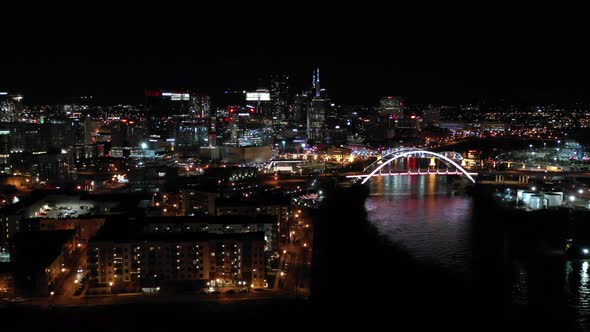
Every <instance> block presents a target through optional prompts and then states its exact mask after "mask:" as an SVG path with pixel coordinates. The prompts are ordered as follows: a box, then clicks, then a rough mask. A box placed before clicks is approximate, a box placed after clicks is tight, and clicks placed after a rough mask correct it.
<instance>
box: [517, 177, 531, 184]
mask: <svg viewBox="0 0 590 332" xmlns="http://www.w3.org/2000/svg"><path fill="white" fill-rule="evenodd" d="M529 178H530V177H529V176H528V175H519V176H518V182H519V183H529Z"/></svg>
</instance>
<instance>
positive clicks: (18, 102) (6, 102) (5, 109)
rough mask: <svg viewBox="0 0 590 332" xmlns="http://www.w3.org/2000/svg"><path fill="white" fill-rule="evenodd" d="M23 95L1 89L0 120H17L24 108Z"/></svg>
mask: <svg viewBox="0 0 590 332" xmlns="http://www.w3.org/2000/svg"><path fill="white" fill-rule="evenodd" d="M22 100H23V97H22V96H21V95H11V94H8V92H3V91H0V122H16V121H17V120H18V114H19V113H20V112H21V109H22Z"/></svg>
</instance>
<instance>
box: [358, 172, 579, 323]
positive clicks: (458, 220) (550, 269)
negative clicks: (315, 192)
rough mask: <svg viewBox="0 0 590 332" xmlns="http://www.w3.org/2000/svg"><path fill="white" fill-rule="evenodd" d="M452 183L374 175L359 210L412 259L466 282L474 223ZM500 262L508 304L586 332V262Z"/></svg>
mask: <svg viewBox="0 0 590 332" xmlns="http://www.w3.org/2000/svg"><path fill="white" fill-rule="evenodd" d="M457 181H460V179H458V178H457V177H452V176H434V175H430V176H389V177H375V178H373V179H372V180H371V182H370V185H369V186H370V196H369V198H368V199H367V201H366V203H365V208H366V210H367V213H368V218H369V220H370V221H371V222H373V223H374V225H375V226H376V227H377V228H378V229H379V231H380V232H381V233H382V234H385V235H386V236H387V237H388V238H389V239H390V240H392V241H394V242H396V243H398V244H400V245H401V246H403V247H405V248H406V250H407V251H408V252H409V253H410V255H412V256H413V257H414V258H415V259H417V260H419V261H423V262H425V263H431V264H436V265H439V266H441V267H443V268H445V269H448V270H449V271H450V272H452V273H454V274H459V275H462V276H464V277H465V278H471V272H472V271H471V267H472V264H471V263H472V259H473V250H472V248H473V247H472V234H473V233H472V227H473V225H474V223H476V222H477V221H476V220H474V217H473V213H472V212H473V199H472V198H471V197H470V196H469V195H466V194H463V193H460V192H457V191H453V190H452V188H453V184H454V183H456V182H457ZM505 258H506V259H507V260H509V261H511V262H512V263H511V264H508V266H510V268H509V269H510V270H511V271H507V272H508V274H511V275H512V279H511V281H510V282H509V285H508V287H510V288H511V289H510V290H508V294H509V299H508V301H507V303H508V305H509V306H512V307H514V308H516V309H515V310H521V309H522V308H524V309H523V310H531V312H532V313H533V315H539V314H541V315H554V316H555V317H556V318H555V319H558V320H560V321H565V322H567V325H570V327H571V328H572V329H573V330H579V331H587V330H590V328H589V326H590V267H589V261H588V260H586V261H565V260H563V259H555V258H547V259H538V258H536V259H534V260H533V259H532V260H530V261H526V260H525V261H523V260H522V259H520V260H518V259H514V258H511V257H505ZM510 310H512V309H510ZM560 324H561V323H560ZM568 329H569V328H564V329H563V330H568Z"/></svg>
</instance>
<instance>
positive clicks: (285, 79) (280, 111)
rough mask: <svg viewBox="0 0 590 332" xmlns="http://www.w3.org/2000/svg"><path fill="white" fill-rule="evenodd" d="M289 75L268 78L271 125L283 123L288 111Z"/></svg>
mask: <svg viewBox="0 0 590 332" xmlns="http://www.w3.org/2000/svg"><path fill="white" fill-rule="evenodd" d="M289 81H290V78H289V75H285V74H274V75H271V76H270V84H269V92H270V99H271V103H272V123H273V124H275V125H276V124H279V123H280V122H282V121H285V119H286V117H287V113H288V109H289V99H290V98H289V97H290V87H289Z"/></svg>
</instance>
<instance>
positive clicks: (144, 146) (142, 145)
mask: <svg viewBox="0 0 590 332" xmlns="http://www.w3.org/2000/svg"><path fill="white" fill-rule="evenodd" d="M141 148H142V149H144V150H145V149H147V148H148V144H147V143H146V142H141Z"/></svg>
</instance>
